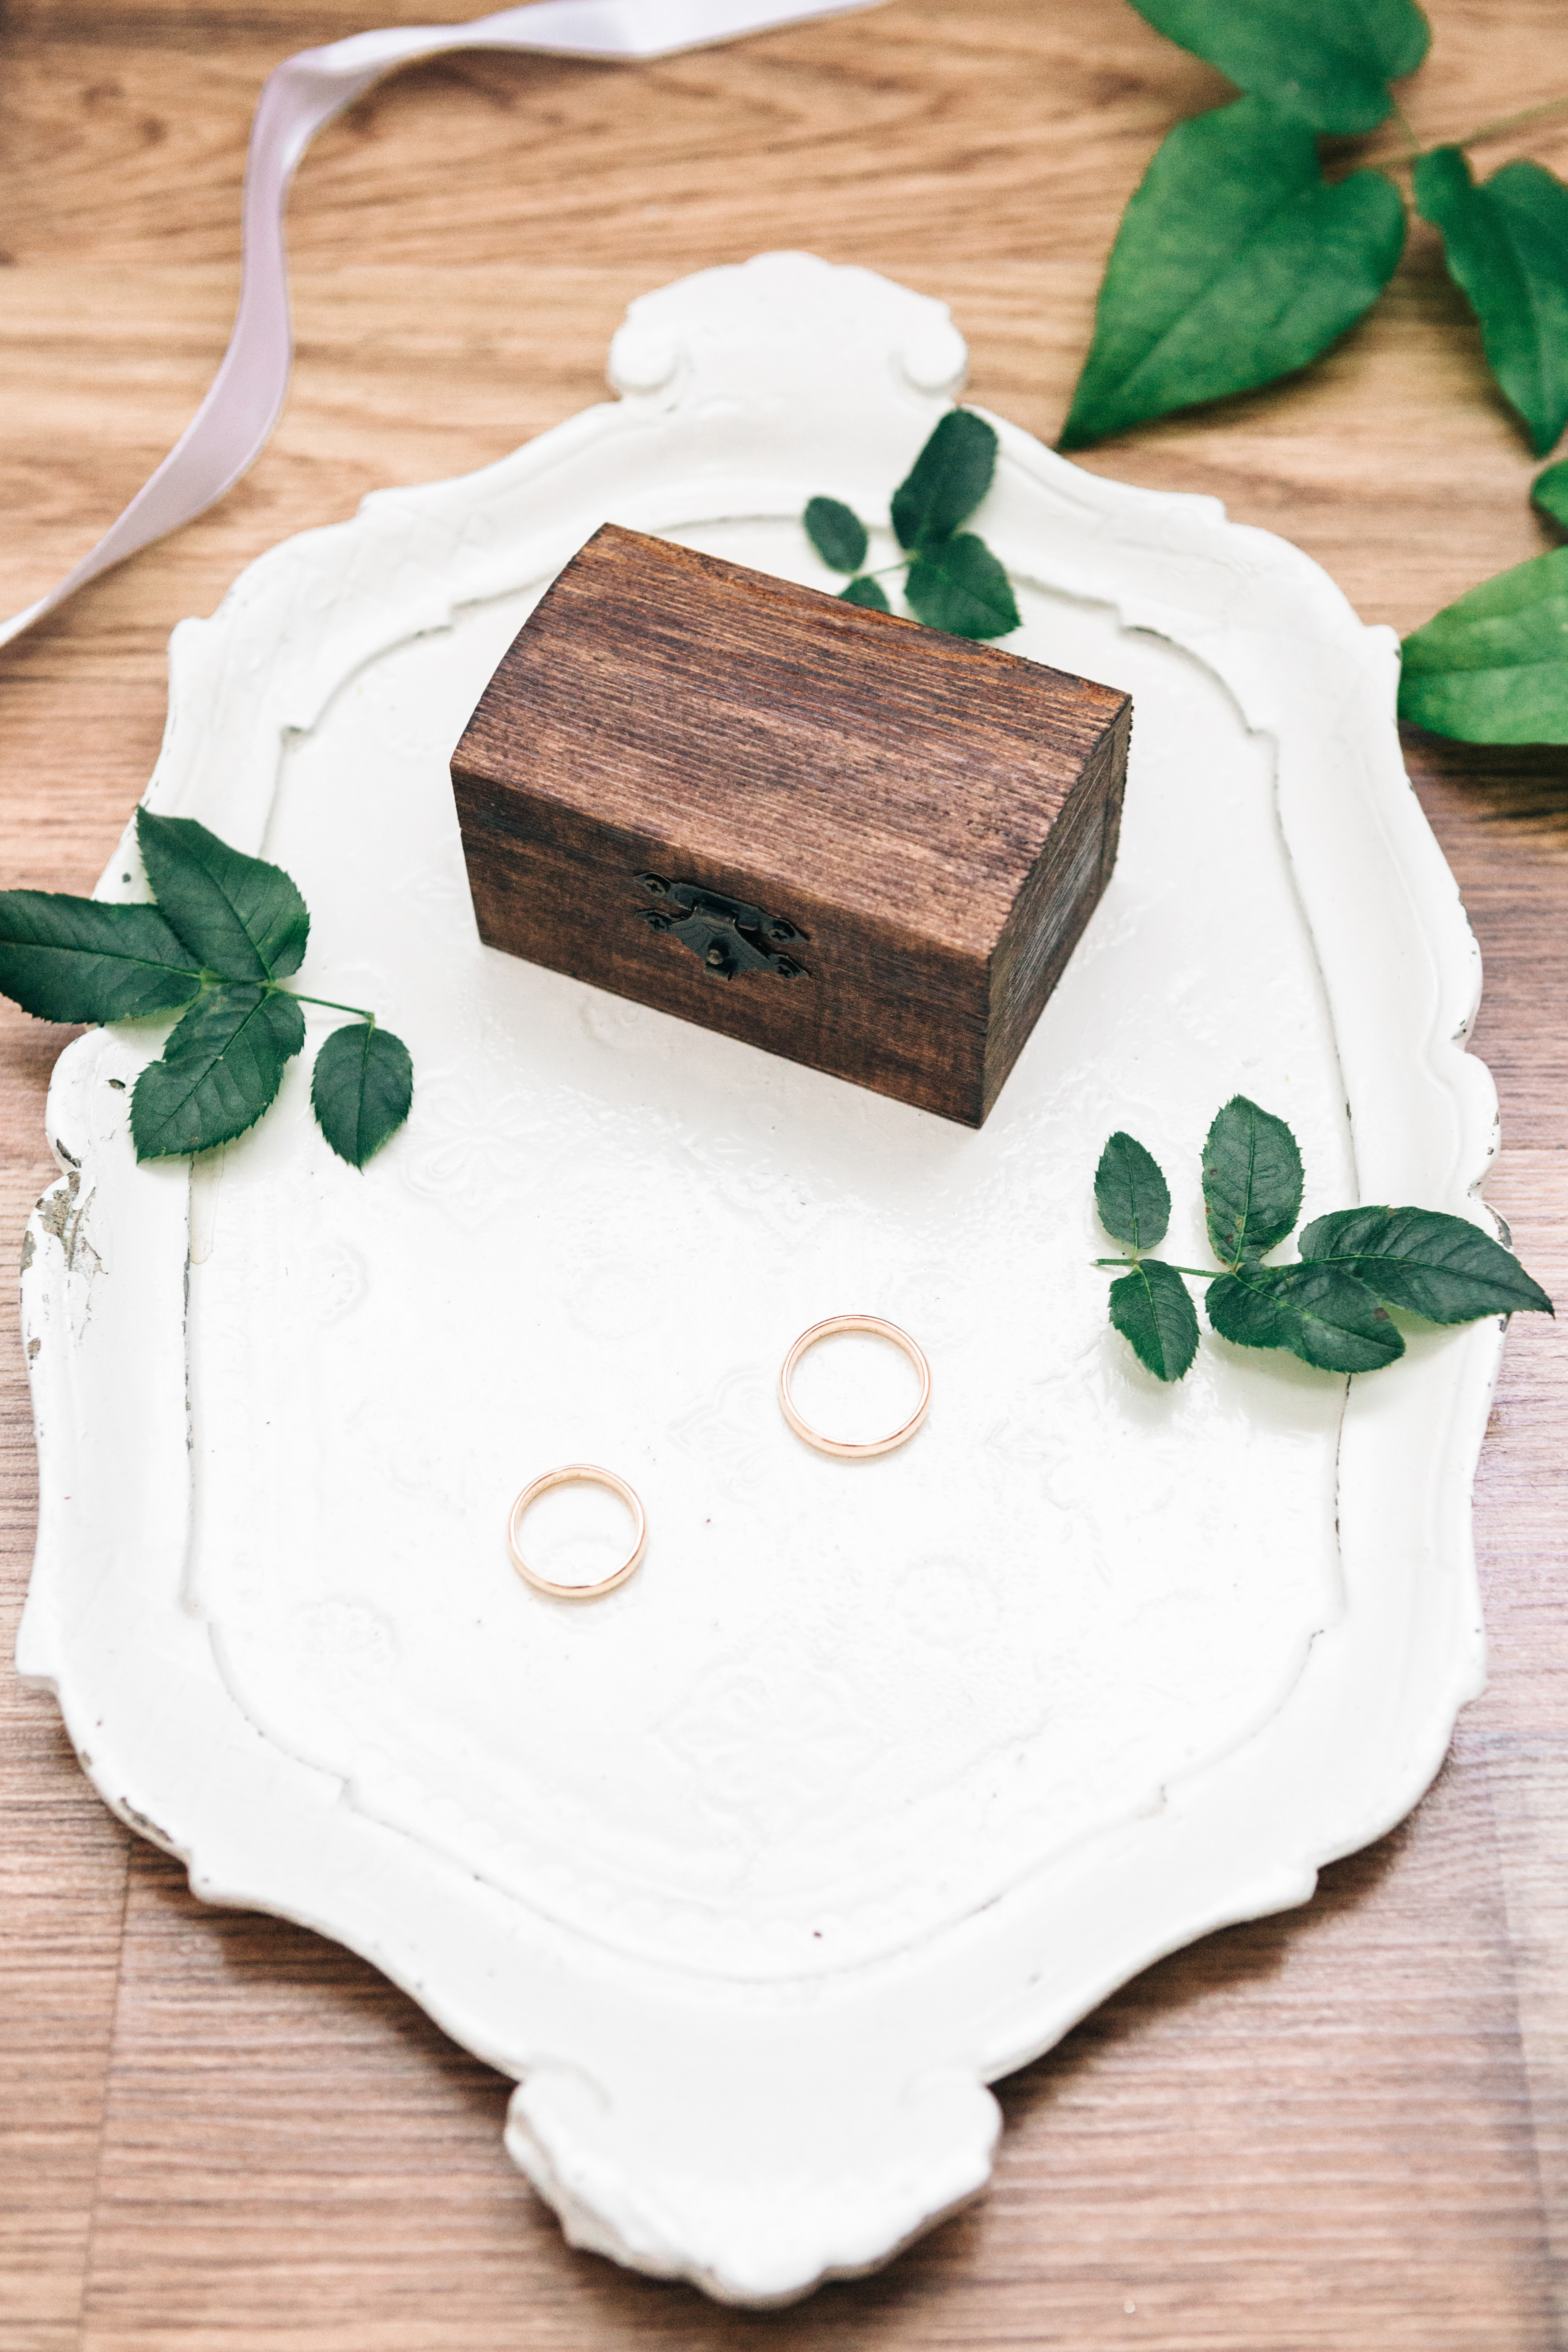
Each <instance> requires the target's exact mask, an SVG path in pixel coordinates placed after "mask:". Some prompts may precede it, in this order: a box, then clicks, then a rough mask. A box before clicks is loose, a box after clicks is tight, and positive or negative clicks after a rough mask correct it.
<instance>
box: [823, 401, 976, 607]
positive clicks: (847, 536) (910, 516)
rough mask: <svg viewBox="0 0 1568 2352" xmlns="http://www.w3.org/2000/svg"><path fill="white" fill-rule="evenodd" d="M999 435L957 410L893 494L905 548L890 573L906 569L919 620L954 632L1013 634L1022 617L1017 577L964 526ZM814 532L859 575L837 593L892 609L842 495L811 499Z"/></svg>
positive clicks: (897, 533) (838, 564)
mask: <svg viewBox="0 0 1568 2352" xmlns="http://www.w3.org/2000/svg"><path fill="white" fill-rule="evenodd" d="M995 470H996V436H995V434H994V431H993V430H992V428H991V426H990V425H987V424H986V422H985V420H984V417H982V416H976V415H975V414H974V412H973V409H969V408H951V409H949V411H948V413H947V415H945V416H944V417H942V420H941V422H940V423H939V424H938V425H937V427H936V430H935V431H934V432H933V433H932V434H931V437H930V439H929V440H928V441H927V442H926V445H925V446H924V448H923V449H922V450H921V453H920V456H919V457H917V458H916V459H915V462H914V464H913V466H912V467H910V471H909V473H908V475H907V476H906V477H905V478H904V480H903V481H902V482H900V485H899V487H898V488H897V489H896V490H895V491H894V493H893V502H892V523H893V535H894V537H895V538H896V539H897V541H898V542H899V545H900V547H901V548H902V549H903V550H904V553H903V554H902V555H901V556H900V558H899V560H898V561H897V562H894V563H890V564H888V565H887V566H886V567H885V570H886V571H887V572H902V573H903V575H904V598H905V601H906V603H907V604H908V605H909V608H910V612H911V613H912V614H913V615H914V617H915V619H916V620H918V621H924V622H925V623H926V625H927V626H928V627H930V628H932V629H945V630H946V631H947V633H948V635H950V636H954V637H974V638H984V637H1005V635H1007V633H1008V631H1009V630H1011V629H1016V627H1017V626H1018V623H1019V618H1020V615H1019V612H1018V607H1017V604H1016V601H1015V599H1014V595H1013V587H1012V583H1011V582H1010V581H1009V579H1008V577H1007V574H1006V572H1005V571H1004V569H1003V567H1002V565H1001V563H1000V562H999V561H998V559H997V558H996V557H995V556H994V554H993V553H992V551H991V550H990V549H989V548H988V547H987V546H986V544H985V541H984V540H983V539H982V538H980V536H979V535H978V533H977V532H974V531H972V530H961V529H960V528H959V526H960V525H961V524H962V523H965V522H967V521H968V520H969V518H970V516H971V515H972V514H973V512H974V509H975V508H976V507H977V506H978V505H979V504H980V502H981V500H982V499H984V496H985V493H986V492H987V490H989V488H991V478H992V476H993V475H994V472H995ZM803 520H804V521H805V530H806V536H807V537H808V538H809V540H810V541H811V543H812V545H813V547H815V548H816V551H817V553H818V555H820V556H821V558H822V560H823V562H824V563H826V565H827V567H828V569H829V570H830V571H832V572H849V573H851V574H852V575H853V576H852V577H851V579H850V581H849V584H848V586H847V588H841V589H840V590H839V592H838V593H839V595H840V596H841V598H842V599H843V601H844V602H845V603H846V604H860V605H864V606H866V607H868V609H869V610H871V611H872V612H877V613H888V612H890V611H891V610H892V607H891V605H890V604H889V602H888V592H887V590H886V589H885V588H884V587H883V585H882V582H881V579H880V578H879V576H878V574H877V573H875V572H867V571H866V570H865V569H864V566H865V562H866V556H867V551H868V548H869V546H870V543H871V540H870V533H869V532H868V530H867V528H866V526H865V524H864V523H863V522H862V521H861V520H860V518H859V516H858V514H857V513H856V512H855V509H854V508H853V507H847V506H846V505H845V504H844V502H843V500H842V499H821V498H819V499H811V500H810V501H809V503H808V504H807V507H806V509H805V516H804V518H803Z"/></svg>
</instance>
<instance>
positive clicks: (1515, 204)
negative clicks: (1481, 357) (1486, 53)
mask: <svg viewBox="0 0 1568 2352" xmlns="http://www.w3.org/2000/svg"><path fill="white" fill-rule="evenodd" d="M1415 202H1416V205H1417V207H1418V209H1419V211H1420V214H1421V217H1422V219H1423V220H1428V221H1430V222H1431V223H1432V225H1433V226H1434V227H1435V228H1437V229H1440V230H1441V232H1442V236H1443V251H1444V254H1445V256H1446V257H1447V264H1448V275H1449V277H1450V278H1453V280H1454V282H1455V284H1456V285H1458V286H1459V287H1461V288H1462V289H1464V292H1465V295H1466V297H1467V299H1468V302H1469V305H1470V308H1471V310H1473V311H1474V312H1475V314H1476V317H1477V318H1478V320H1479V321H1480V329H1481V341H1482V342H1483V344H1484V345H1485V346H1486V354H1487V363H1488V365H1489V367H1490V369H1491V372H1492V373H1493V375H1495V376H1496V378H1497V380H1498V382H1499V383H1500V385H1501V386H1502V389H1503V393H1504V394H1505V396H1506V398H1507V399H1508V402H1509V404H1510V406H1511V407H1512V408H1514V409H1515V410H1516V411H1517V412H1518V414H1519V415H1521V417H1522V418H1523V420H1524V423H1525V425H1526V426H1527V427H1528V429H1529V433H1530V439H1531V446H1532V447H1533V449H1534V451H1535V454H1536V456H1537V457H1545V455H1546V453H1547V451H1548V450H1549V449H1550V448H1551V447H1552V445H1553V443H1554V442H1555V441H1556V439H1557V437H1558V436H1559V434H1560V433H1561V432H1562V430H1563V425H1568V187H1564V186H1563V183H1562V181H1561V180H1560V179H1558V178H1557V177H1556V175H1555V174H1554V173H1552V172H1549V171H1548V170H1547V169H1546V166H1545V165H1544V163H1524V162H1520V163H1505V164H1504V165H1503V167H1502V169H1501V171H1500V172H1494V173H1492V175H1491V178H1490V179H1489V180H1483V181H1482V182H1481V184H1480V185H1479V187H1478V186H1477V184H1476V183H1475V180H1474V178H1473V176H1472V174H1471V172H1470V166H1469V163H1468V159H1467V157H1466V156H1464V155H1463V154H1461V152H1459V150H1458V147H1435V148H1434V149H1433V150H1432V152H1431V153H1430V154H1429V155H1417V157H1416V158H1415Z"/></svg>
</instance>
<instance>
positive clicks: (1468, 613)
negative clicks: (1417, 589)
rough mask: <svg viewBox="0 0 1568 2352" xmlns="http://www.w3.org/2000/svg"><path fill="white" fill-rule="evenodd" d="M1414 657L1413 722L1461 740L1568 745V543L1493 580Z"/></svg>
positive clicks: (1411, 640) (1405, 678)
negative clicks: (1567, 545) (1566, 545)
mask: <svg viewBox="0 0 1568 2352" xmlns="http://www.w3.org/2000/svg"><path fill="white" fill-rule="evenodd" d="M1404 653H1405V661H1404V667H1403V669H1402V671H1401V673H1400V679H1399V715H1400V717H1401V719H1407V720H1409V721H1410V722H1411V724H1412V725H1414V726H1416V727H1427V728H1430V729H1431V730H1432V732H1433V734H1434V735H1451V736H1453V737H1454V738H1455V739H1456V740H1457V741H1458V742H1461V743H1568V547H1554V548H1552V551H1550V553H1549V554H1546V555H1536V556H1532V557H1531V560H1530V562H1528V563H1516V564H1515V565H1514V567H1513V569H1512V570H1511V571H1510V572H1499V573H1498V575H1497V577H1496V578H1495V579H1494V580H1484V581H1483V582H1482V583H1481V584H1480V586H1479V588H1472V589H1471V590H1470V592H1469V593H1468V595H1465V596H1461V597H1460V598H1459V599H1458V603H1457V604H1449V605H1447V606H1446V607H1445V608H1444V610H1443V611H1442V612H1441V613H1439V614H1437V615H1436V618H1435V619H1434V620H1430V621H1428V622H1427V624H1426V627H1425V628H1422V629H1417V630H1416V631H1415V634H1414V635H1411V636H1408V637H1406V638H1405V647H1404Z"/></svg>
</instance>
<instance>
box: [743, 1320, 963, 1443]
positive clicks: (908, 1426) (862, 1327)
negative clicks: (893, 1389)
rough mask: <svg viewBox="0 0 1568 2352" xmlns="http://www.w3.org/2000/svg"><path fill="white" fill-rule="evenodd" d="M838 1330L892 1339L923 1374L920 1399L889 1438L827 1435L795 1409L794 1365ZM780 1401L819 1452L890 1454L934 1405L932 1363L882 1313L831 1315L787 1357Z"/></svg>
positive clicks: (795, 1427) (803, 1335) (795, 1426)
mask: <svg viewBox="0 0 1568 2352" xmlns="http://www.w3.org/2000/svg"><path fill="white" fill-rule="evenodd" d="M838 1331H870V1332H873V1333H875V1335H876V1337H877V1338H878V1339H890V1340H891V1341H892V1343H893V1345H894V1347H895V1348H899V1349H902V1351H903V1353H904V1354H905V1355H906V1356H907V1357H908V1358H909V1360H910V1363H911V1364H912V1365H913V1366H914V1368H915V1370H916V1372H917V1373H918V1374H919V1376H920V1383H921V1393H920V1401H919V1402H918V1403H917V1404H916V1406H915V1409H914V1411H913V1412H911V1413H910V1417H909V1419H908V1421H906V1422H905V1423H904V1424H903V1426H902V1428H900V1429H895V1430H894V1432H893V1433H892V1435H891V1436H890V1437H873V1438H868V1439H867V1440H866V1441H865V1442H864V1443H861V1444H858V1443H856V1442H854V1441H852V1440H851V1439H849V1438H846V1437H824V1436H823V1434H822V1433H821V1431H820V1430H817V1429H813V1427H812V1426H811V1423H809V1422H808V1421H803V1420H802V1419H801V1417H800V1415H799V1413H798V1412H796V1411H795V1400H794V1398H793V1397H792V1396H791V1395H790V1392H789V1384H790V1381H791V1379H792V1378H793V1376H794V1373H795V1366H796V1365H797V1364H798V1363H799V1361H800V1360H801V1358H802V1357H803V1356H804V1355H805V1351H806V1349H808V1348H815V1347H816V1343H817V1341H818V1340H819V1339H832V1338H833V1336H834V1334H835V1333H836V1332H838ZM779 1402H780V1404H781V1405H782V1406H783V1407H784V1419H785V1420H786V1421H787V1422H788V1423H789V1425H790V1427H791V1428H792V1429H793V1430H794V1432H795V1435H796V1436H797V1437H804V1438H805V1442H806V1444H808V1445H815V1446H816V1450H817V1452H818V1453H819V1454H839V1455H841V1456H842V1457H843V1458H844V1459H845V1460H846V1461H849V1462H865V1461H868V1460H869V1459H870V1457H871V1455H872V1454H891V1453H892V1451H893V1449H894V1447H895V1446H898V1445H907V1444H909V1441H910V1438H911V1437H912V1436H913V1435H914V1433H915V1432H916V1430H917V1429H918V1428H919V1427H920V1425H921V1422H922V1421H923V1420H924V1419H925V1417H926V1414H927V1412H929V1411H930V1408H931V1366H930V1365H929V1364H928V1363H927V1361H926V1360H925V1353H924V1350H923V1349H921V1348H918V1347H917V1346H916V1344H915V1342H914V1341H913V1340H912V1339H910V1335H909V1333H908V1332H907V1331H900V1328H899V1327H898V1325H897V1324H896V1323H887V1322H884V1321H883V1319H882V1318H881V1316H879V1315H830V1316H829V1317H828V1318H827V1320H826V1323H814V1324H813V1325H812V1327H811V1328H810V1330H809V1331H803V1332H802V1333H801V1335H800V1337H799V1339H797V1340H796V1341H795V1345H794V1347H793V1348H792V1349H790V1351H789V1353H788V1355H787V1356H786V1357H785V1358H784V1370H783V1371H782V1372H781V1373H780V1374H779Z"/></svg>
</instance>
